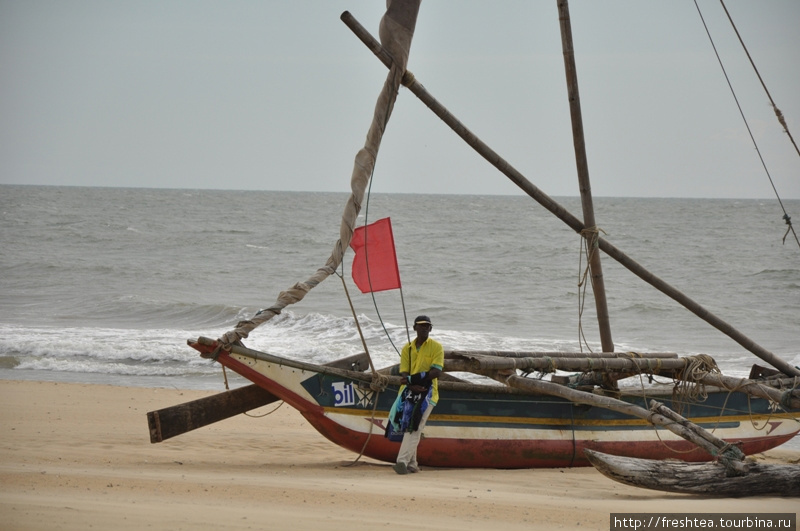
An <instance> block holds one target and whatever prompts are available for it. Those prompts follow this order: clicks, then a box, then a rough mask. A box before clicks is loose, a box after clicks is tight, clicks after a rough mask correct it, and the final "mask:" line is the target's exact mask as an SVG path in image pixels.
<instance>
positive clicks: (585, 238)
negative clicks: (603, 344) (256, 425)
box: [578, 226, 606, 352]
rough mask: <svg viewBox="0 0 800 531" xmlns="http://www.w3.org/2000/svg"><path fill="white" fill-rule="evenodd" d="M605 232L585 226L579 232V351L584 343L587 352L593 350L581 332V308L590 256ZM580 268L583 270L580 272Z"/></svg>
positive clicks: (583, 304)
mask: <svg viewBox="0 0 800 531" xmlns="http://www.w3.org/2000/svg"><path fill="white" fill-rule="evenodd" d="M601 232H602V233H603V234H605V233H606V232H605V231H604V230H603V229H600V228H598V227H596V226H595V227H586V228H584V229H583V230H581V232H580V236H581V244H580V251H579V253H578V344H579V346H580V348H581V352H583V346H584V345H586V348H587V350H588V351H589V352H593V351H592V348H591V347H590V346H589V342H588V341H586V335H585V334H584V333H583V310H584V308H585V306H586V286H587V285H588V282H586V278H587V277H588V276H589V273H590V271H591V266H590V264H591V262H592V256H594V253H595V252H596V251H597V250H598V249H599V247H600V233H601ZM584 252H585V253H586V267H585V268H583V253H584ZM581 270H583V272H582V273H581ZM581 288H583V289H581Z"/></svg>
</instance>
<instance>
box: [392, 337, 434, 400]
mask: <svg viewBox="0 0 800 531" xmlns="http://www.w3.org/2000/svg"><path fill="white" fill-rule="evenodd" d="M409 358H410V360H409ZM434 367H435V368H437V369H444V349H443V348H442V344H441V343H439V342H438V341H436V340H435V339H431V338H428V339H426V340H425V343H423V344H422V346H421V347H420V348H419V349H417V342H416V340H412V341H411V343H407V344H406V346H404V347H403V350H402V351H401V352H400V372H401V373H403V372H406V373H408V374H417V373H420V372H428V371H429V370H431V368H434ZM432 387H433V393H431V404H432V405H434V406H435V405H436V403H437V402H438V401H439V379H438V378H437V379H435V380H434V381H433V386H432ZM402 390H403V389H402V388H401V389H400V391H401V392H402Z"/></svg>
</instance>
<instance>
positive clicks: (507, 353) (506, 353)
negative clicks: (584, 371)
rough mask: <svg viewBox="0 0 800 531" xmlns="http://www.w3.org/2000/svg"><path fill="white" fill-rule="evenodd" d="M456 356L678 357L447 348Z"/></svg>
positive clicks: (668, 355) (447, 354) (667, 355)
mask: <svg viewBox="0 0 800 531" xmlns="http://www.w3.org/2000/svg"><path fill="white" fill-rule="evenodd" d="M455 356H497V357H500V358H582V359H586V358H597V359H600V358H659V359H677V357H678V354H677V353H675V352H646V353H644V354H639V353H637V352H549V351H527V352H526V351H517V350H445V351H444V357H445V358H448V357H455Z"/></svg>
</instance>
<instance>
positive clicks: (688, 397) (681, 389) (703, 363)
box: [672, 354, 721, 414]
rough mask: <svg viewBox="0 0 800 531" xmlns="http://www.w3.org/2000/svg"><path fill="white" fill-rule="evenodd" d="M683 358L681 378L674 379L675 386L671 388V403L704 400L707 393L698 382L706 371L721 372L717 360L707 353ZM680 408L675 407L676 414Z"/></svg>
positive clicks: (703, 386) (704, 387)
mask: <svg viewBox="0 0 800 531" xmlns="http://www.w3.org/2000/svg"><path fill="white" fill-rule="evenodd" d="M683 360H684V363H685V366H684V369H683V371H682V375H683V379H680V380H676V382H675V387H674V388H673V389H672V403H673V405H674V404H675V403H677V404H679V405H680V404H682V403H683V402H697V401H704V400H705V399H706V398H707V397H708V393H707V392H706V386H705V385H703V384H702V383H700V380H701V379H702V378H703V376H705V375H706V374H708V373H718V374H720V373H721V371H720V370H719V367H718V366H717V362H716V361H714V358H712V357H711V356H709V355H708V354H698V355H696V356H687V357H685V358H683ZM680 409H681V408H678V409H676V412H677V413H678V414H680V413H681V411H680Z"/></svg>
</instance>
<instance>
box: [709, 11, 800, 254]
mask: <svg viewBox="0 0 800 531" xmlns="http://www.w3.org/2000/svg"><path fill="white" fill-rule="evenodd" d="M720 2H721V3H722V7H723V9H725V13H726V14H727V15H728V20H730V21H731V25H733V19H731V16H730V13H728V9H727V8H726V7H725V3H724V2H723V0H720ZM694 5H695V7H696V8H697V14H698V15H700V20H701V22H702V23H703V27H704V28H705V30H706V35H708V40H709V41H710V42H711V47H712V48H713V49H714V55H716V56H717V62H718V63H719V66H720V68H721V69H722V74H723V75H724V76H725V81H726V82H727V83H728V88H729V89H730V91H731V95H732V96H733V99H734V101H735V102H736V107H737V108H738V109H739V114H740V115H741V116H742V120H743V121H744V125H745V127H746V128H747V133H748V134H749V135H750V140H752V142H753V146H754V147H755V149H756V153H757V154H758V158H759V160H760V161H761V166H763V167H764V172H765V173H766V174H767V179H769V183H770V185H771V186H772V190H773V191H774V192H775V197H777V198H778V204H779V205H780V207H781V210H783V219H784V221H785V222H786V225H788V228H787V229H786V233H785V234H784V235H783V243H784V244H785V243H786V236H788V235H789V232H791V233H792V234H793V235H794V239H795V241H796V242H797V246H798V247H800V238H798V236H797V233H796V232H795V230H794V227H793V226H792V218H791V216H789V213H788V212H786V208H785V207H784V206H783V201H781V196H780V194H778V189H777V188H776V187H775V182H774V181H773V180H772V175H770V173H769V169H767V163H766V162H765V161H764V157H763V156H762V155H761V150H760V149H759V148H758V143H757V142H756V139H755V136H753V131H752V130H751V129H750V124H749V123H748V122H747V118H746V117H745V115H744V111H743V110H742V106H741V105H740V104H739V98H738V97H737V96H736V91H734V89H733V84H732V83H731V80H730V78H729V77H728V72H727V71H726V70H725V65H723V64H722V58H721V57H720V56H719V52H718V51H717V46H716V44H714V39H713V38H712V37H711V31H710V30H709V29H708V25H707V24H706V20H705V18H704V17H703V13H702V12H701V11H700V6H699V5H698V3H697V0H694ZM733 29H734V31H735V32H736V36H737V37H739V42H741V43H742V47H744V50H745V53H746V54H747V57H748V58H749V59H750V63H751V64H752V65H753V68H754V69H755V63H753V60H752V58H750V53H749V52H748V51H747V48H746V47H745V46H744V42H743V41H742V38H741V36H739V31H738V30H737V29H736V26H735V25H733ZM756 75H758V79H759V80H761V75H760V74H759V73H758V70H757V69H756ZM761 85H762V86H763V87H764V90H765V91H767V96H768V97H769V100H770V102H771V103H772V107H773V108H774V110H775V114H776V115H777V116H778V121H780V122H781V124H782V125H783V126H784V131H785V132H786V134H788V135H789V138H791V139H792V144H794V146H795V149H797V144H795V143H794V139H793V138H792V135H791V134H790V133H789V129H788V127H786V121H785V120H784V119H783V113H782V112H781V111H780V109H778V107H777V106H776V105H775V102H774V101H773V100H772V96H770V95H769V91H768V90H767V87H766V85H765V84H764V81H763V80H761ZM798 154H800V150H799V151H798Z"/></svg>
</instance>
